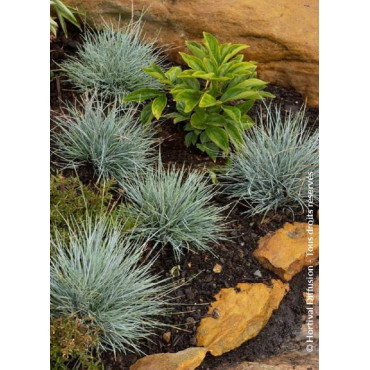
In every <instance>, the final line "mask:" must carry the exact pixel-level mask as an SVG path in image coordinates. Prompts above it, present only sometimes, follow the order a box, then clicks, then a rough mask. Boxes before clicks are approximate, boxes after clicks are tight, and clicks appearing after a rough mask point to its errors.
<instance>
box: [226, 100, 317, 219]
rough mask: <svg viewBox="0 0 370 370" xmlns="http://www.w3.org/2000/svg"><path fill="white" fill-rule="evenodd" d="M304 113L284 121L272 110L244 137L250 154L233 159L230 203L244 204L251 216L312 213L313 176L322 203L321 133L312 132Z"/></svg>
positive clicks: (228, 184)
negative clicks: (310, 178) (310, 183)
mask: <svg viewBox="0 0 370 370" xmlns="http://www.w3.org/2000/svg"><path fill="white" fill-rule="evenodd" d="M307 122H308V121H307V119H305V112H304V109H301V110H300V111H299V112H296V113H291V112H289V114H287V115H286V116H283V115H282V113H281V111H280V109H279V108H275V110H272V108H271V107H268V108H267V115H266V118H265V119H264V118H263V117H262V114H260V116H259V122H258V125H257V126H255V127H254V128H252V129H251V130H248V132H246V134H245V135H244V141H245V145H244V149H243V150H241V151H240V152H237V153H234V154H233V155H232V156H231V165H230V167H229V168H228V169H227V171H226V173H225V174H224V175H222V176H221V179H222V180H223V182H224V185H225V188H224V191H225V193H226V194H227V195H228V196H229V198H234V199H240V200H242V201H243V202H245V203H246V204H247V206H248V210H247V211H246V213H247V214H248V215H250V216H254V215H258V214H262V215H266V214H267V213H268V212H277V211H285V212H290V213H291V214H293V216H294V215H295V213H297V212H303V211H304V210H305V209H306V207H307V196H308V193H307V192H308V180H307V175H308V173H309V172H313V175H314V176H313V188H314V189H315V193H314V203H318V200H319V197H318V184H319V178H318V175H319V174H318V168H319V132H318V130H315V131H313V132H312V130H310V129H309V127H308V126H307Z"/></svg>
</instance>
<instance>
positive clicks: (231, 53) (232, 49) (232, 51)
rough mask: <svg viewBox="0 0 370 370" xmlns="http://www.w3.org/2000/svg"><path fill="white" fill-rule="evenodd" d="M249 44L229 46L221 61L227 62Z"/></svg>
mask: <svg viewBox="0 0 370 370" xmlns="http://www.w3.org/2000/svg"><path fill="white" fill-rule="evenodd" d="M247 47H248V45H245V44H233V45H231V46H230V47H229V49H228V51H227V52H226V53H224V54H223V55H221V61H222V63H225V62H227V61H228V60H230V59H231V58H232V57H234V56H235V55H236V54H238V53H240V52H241V51H242V50H244V49H246V48H247Z"/></svg>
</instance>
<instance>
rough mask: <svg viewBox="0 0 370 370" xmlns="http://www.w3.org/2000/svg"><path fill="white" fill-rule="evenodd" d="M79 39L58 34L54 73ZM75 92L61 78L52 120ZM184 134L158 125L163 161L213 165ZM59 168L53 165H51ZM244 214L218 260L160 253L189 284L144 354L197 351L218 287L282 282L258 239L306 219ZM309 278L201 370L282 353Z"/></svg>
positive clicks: (293, 99) (280, 93)
mask: <svg viewBox="0 0 370 370" xmlns="http://www.w3.org/2000/svg"><path fill="white" fill-rule="evenodd" d="M79 39H80V36H79V34H73V33H70V39H68V40H66V39H64V37H63V36H60V37H59V38H58V39H55V40H53V41H52V43H51V59H52V61H51V63H52V65H51V68H52V69H55V68H56V64H55V63H60V62H61V61H62V60H63V58H64V56H65V55H66V54H72V53H74V52H75V51H76V46H77V43H78V42H79ZM71 88H72V86H71V85H70V84H69V83H68V82H67V81H65V80H64V79H63V78H60V79H59V78H58V79H57V80H54V81H53V82H52V83H51V102H50V105H51V109H52V112H51V114H52V115H55V114H60V113H61V107H62V106H63V103H62V101H70V102H74V101H75V99H76V98H77V97H78V96H77V94H76V93H73V92H72V91H71ZM267 90H268V91H270V92H272V93H273V94H274V95H276V98H275V99H274V100H273V104H274V105H276V104H277V105H281V107H282V111H283V112H288V111H289V110H292V111H296V110H298V109H299V108H300V107H301V105H302V104H303V101H302V98H301V97H300V95H299V94H297V93H296V92H294V91H292V90H288V89H284V88H281V87H278V86H271V85H269V87H268V88H267ZM170 104H171V103H170ZM260 105H261V103H259V104H256V106H255V107H254V108H253V110H252V111H251V113H250V115H251V116H252V118H256V115H257V112H258V110H259V107H260ZM306 117H308V118H309V124H310V126H311V127H314V126H316V125H318V109H316V108H307V110H306ZM52 128H53V127H52ZM185 134H186V133H185V132H184V130H183V127H182V126H181V125H180V124H179V125H174V124H173V123H172V122H171V121H169V120H168V121H163V122H161V123H159V124H158V134H157V135H158V137H159V139H160V140H161V145H160V151H161V156H162V161H163V164H164V165H169V164H176V165H178V166H179V167H181V166H182V164H183V163H185V165H186V167H187V168H190V167H191V168H198V169H206V168H210V167H212V166H214V163H213V162H212V161H211V160H210V159H209V158H208V157H207V155H204V154H202V153H201V152H199V151H197V150H196V149H194V148H186V147H185V144H184V136H185ZM52 159H54V158H52ZM220 164H222V161H218V162H217V165H220ZM53 171H55V168H54V167H53V166H52V172H53ZM70 174H73V173H72V171H69V172H67V171H66V172H65V173H64V175H66V176H68V175H70ZM78 175H79V178H80V179H81V181H82V182H83V183H86V184H89V183H91V184H92V183H93V182H94V178H93V175H92V171H91V169H90V168H83V169H81V170H79V173H78ZM214 201H215V203H217V204H218V205H220V206H225V205H226V204H227V203H228V201H227V200H226V199H225V198H224V197H222V196H218V197H216V199H215V200H214ZM243 211H244V209H243V206H242V205H239V204H231V206H230V207H229V208H228V209H226V210H225V211H224V212H225V215H228V220H227V221H228V222H230V224H229V227H230V230H229V231H228V232H227V234H226V237H227V241H225V242H223V243H221V244H220V245H218V246H217V245H216V246H214V248H213V251H214V253H215V254H216V255H217V257H215V256H213V255H212V254H211V253H201V254H193V253H188V254H187V255H186V256H184V257H183V258H182V259H181V261H180V262H176V261H175V259H174V257H173V253H172V251H171V250H170V249H169V248H164V249H163V250H162V252H161V253H160V255H159V258H158V259H157V261H156V262H155V264H154V266H153V270H154V272H160V273H162V274H163V275H164V276H167V277H169V276H171V271H172V275H175V277H174V279H177V280H178V281H180V282H182V283H183V284H185V285H183V286H182V287H181V288H179V289H178V290H177V291H175V293H174V296H175V298H174V301H173V303H174V304H175V306H174V307H175V311H176V312H177V313H176V314H175V315H172V316H168V317H167V318H166V323H167V324H168V325H169V328H168V329H167V330H163V331H161V332H158V336H157V337H154V338H153V341H152V342H148V343H143V350H144V351H145V352H146V354H153V353H159V352H176V351H180V350H183V349H186V348H188V347H192V346H195V333H196V328H197V326H198V324H199V321H200V319H201V318H202V317H204V315H206V313H207V310H208V304H209V303H210V302H211V301H212V300H213V296H214V295H215V294H216V293H217V292H218V291H219V290H220V289H222V288H227V287H233V286H236V285H237V283H240V282H264V281H268V280H270V279H271V278H276V276H275V275H274V274H273V273H271V272H269V271H267V270H265V269H263V267H262V266H261V265H260V264H259V263H258V261H257V260H256V259H255V258H254V257H253V255H252V253H253V251H254V250H255V248H256V247H257V243H258V240H259V239H260V237H262V236H264V235H266V233H268V232H271V231H275V230H277V229H279V228H280V227H282V226H283V224H284V223H285V222H293V221H302V222H304V221H305V215H304V214H302V215H300V216H299V215H298V216H296V218H295V220H293V219H292V218H291V217H289V216H285V215H281V214H278V215H268V216H267V217H266V218H265V219H264V220H263V219H262V217H254V218H247V217H245V216H244V215H243V214H242V213H243ZM216 264H219V265H221V266H222V269H221V272H220V273H215V272H213V269H214V266H215V265H216ZM176 266H179V268H178V267H176ZM174 268H175V269H174ZM316 270H318V268H317V269H316ZM174 271H175V272H174ZM316 272H318V271H316ZM304 274H305V273H304V271H303V272H301V273H300V274H298V275H297V276H295V277H294V279H293V280H292V281H291V283H290V286H291V290H290V291H289V292H288V293H287V295H286V296H285V298H284V299H283V300H282V302H281V305H280V307H279V309H278V310H277V311H275V312H274V313H273V315H272V317H271V319H270V321H269V322H268V324H267V325H266V327H265V328H264V329H263V330H262V331H261V332H260V334H259V335H258V336H257V337H255V338H254V339H252V340H250V341H248V342H246V343H244V344H243V345H242V346H241V347H239V348H238V349H236V350H234V351H231V352H229V353H226V354H224V355H223V356H222V357H221V358H215V357H212V356H211V355H209V354H208V355H207V356H206V359H205V360H204V362H203V363H202V365H201V366H200V367H199V368H200V369H213V368H214V367H215V366H216V365H217V366H220V365H222V364H225V365H226V364H235V363H237V362H239V361H243V360H249V361H256V360H259V359H262V358H265V357H267V356H271V355H276V354H278V353H279V352H280V351H281V346H282V344H283V343H286V342H288V341H289V340H291V339H292V336H294V333H295V332H296V331H297V330H299V328H300V327H301V326H302V315H303V313H304V300H303V297H302V292H303V291H305V288H306V287H305V283H306V278H305V275H304ZM177 275H178V276H177ZM315 275H316V274H315ZM171 325H172V326H174V325H175V326H177V327H178V329H174V328H171ZM165 332H167V333H168V332H170V333H171V334H170V340H169V343H167V341H166V340H165V339H164V338H163V334H164V333H165ZM167 339H168V336H167ZM137 359H138V357H137V356H136V355H127V356H122V355H119V356H118V357H117V358H116V359H114V357H113V355H110V354H105V355H103V363H104V364H105V365H106V367H107V368H111V369H128V368H129V366H130V365H131V364H132V363H134V362H135V361H136V360H137Z"/></svg>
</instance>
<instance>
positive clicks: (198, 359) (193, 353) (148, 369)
mask: <svg viewBox="0 0 370 370" xmlns="http://www.w3.org/2000/svg"><path fill="white" fill-rule="evenodd" d="M206 353H207V350H206V349H205V348H200V347H198V348H197V347H193V348H188V349H185V350H183V351H180V352H176V353H158V354H155V355H150V356H145V357H143V358H141V359H140V360H138V361H136V362H135V363H134V364H133V365H132V366H131V367H130V370H194V369H196V368H197V367H198V366H199V365H200V364H201V363H202V362H203V359H204V357H205V356H206Z"/></svg>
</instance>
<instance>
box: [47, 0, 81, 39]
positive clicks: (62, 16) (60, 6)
mask: <svg viewBox="0 0 370 370" xmlns="http://www.w3.org/2000/svg"><path fill="white" fill-rule="evenodd" d="M50 5H52V6H53V8H54V10H55V13H56V15H57V17H58V20H59V23H60V26H61V28H62V30H63V32H64V34H65V36H66V37H68V32H67V25H66V22H65V20H67V21H68V22H70V23H72V24H73V25H75V26H76V27H78V28H79V29H80V30H81V27H80V24H79V22H78V21H77V19H76V17H75V14H79V15H82V14H83V13H81V12H79V11H78V10H77V9H75V8H72V7H71V6H69V5H66V4H64V3H63V2H62V1H61V0H54V1H52V2H50Z"/></svg>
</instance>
